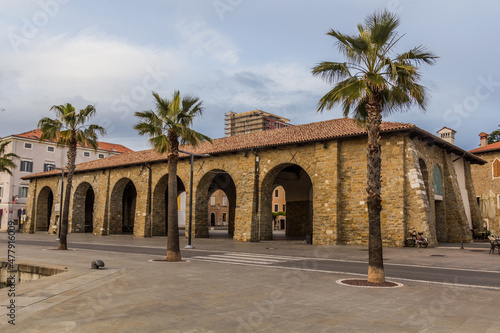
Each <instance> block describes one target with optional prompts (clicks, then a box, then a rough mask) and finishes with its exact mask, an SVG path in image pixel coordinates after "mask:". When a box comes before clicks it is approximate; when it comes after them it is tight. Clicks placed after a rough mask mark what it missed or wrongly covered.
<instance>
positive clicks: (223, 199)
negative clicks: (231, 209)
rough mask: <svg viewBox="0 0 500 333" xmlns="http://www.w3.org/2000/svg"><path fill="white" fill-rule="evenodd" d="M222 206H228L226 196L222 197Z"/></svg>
mask: <svg viewBox="0 0 500 333" xmlns="http://www.w3.org/2000/svg"><path fill="white" fill-rule="evenodd" d="M222 206H224V207H226V206H227V197H226V196H223V197H222Z"/></svg>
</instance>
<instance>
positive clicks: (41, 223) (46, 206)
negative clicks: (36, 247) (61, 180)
mask: <svg viewBox="0 0 500 333" xmlns="http://www.w3.org/2000/svg"><path fill="white" fill-rule="evenodd" d="M53 209H54V195H53V193H52V190H51V189H50V187H48V186H45V187H44V188H42V190H41V191H40V193H39V194H38V200H37V205H36V221H35V231H49V226H50V219H51V217H52V210H53Z"/></svg>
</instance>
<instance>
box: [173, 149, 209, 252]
mask: <svg viewBox="0 0 500 333" xmlns="http://www.w3.org/2000/svg"><path fill="white" fill-rule="evenodd" d="M179 152H181V153H183V154H187V155H189V156H190V159H191V173H190V176H189V228H188V232H189V235H188V245H186V246H185V249H194V246H193V245H191V226H192V223H193V162H194V157H195V156H197V157H206V156H210V155H209V154H193V153H190V152H187V151H184V150H180V149H179Z"/></svg>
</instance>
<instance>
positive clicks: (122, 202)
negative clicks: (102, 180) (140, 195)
mask: <svg viewBox="0 0 500 333" xmlns="http://www.w3.org/2000/svg"><path fill="white" fill-rule="evenodd" d="M136 198H137V190H136V187H135V185H134V183H133V182H132V181H131V180H130V179H129V178H122V179H120V180H119V181H118V182H117V183H116V184H115V186H114V187H113V191H112V192H111V198H110V205H109V206H110V214H109V234H122V233H125V234H129V233H133V231H134V223H135V208H136V207H135V206H136V205H135V204H136Z"/></svg>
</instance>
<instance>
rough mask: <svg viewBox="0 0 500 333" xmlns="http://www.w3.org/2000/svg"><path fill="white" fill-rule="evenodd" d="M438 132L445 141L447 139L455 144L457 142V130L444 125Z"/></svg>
mask: <svg viewBox="0 0 500 333" xmlns="http://www.w3.org/2000/svg"><path fill="white" fill-rule="evenodd" d="M437 133H438V134H439V137H440V138H441V139H443V140H444V141H447V142H449V143H451V144H453V145H454V144H455V133H457V131H455V130H453V129H451V128H448V127H443V128H441V129H440V130H439V131H437Z"/></svg>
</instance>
